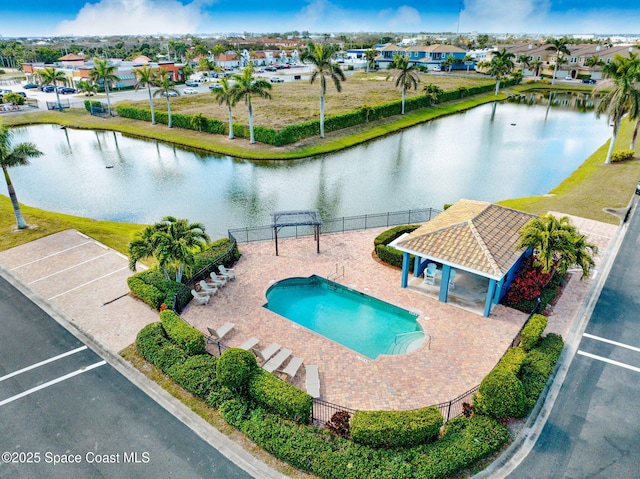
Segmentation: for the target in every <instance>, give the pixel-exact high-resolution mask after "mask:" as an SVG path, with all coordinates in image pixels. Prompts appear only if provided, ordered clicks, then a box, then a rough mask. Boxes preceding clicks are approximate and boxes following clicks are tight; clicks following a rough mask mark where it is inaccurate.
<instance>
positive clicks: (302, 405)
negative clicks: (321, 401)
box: [249, 370, 313, 424]
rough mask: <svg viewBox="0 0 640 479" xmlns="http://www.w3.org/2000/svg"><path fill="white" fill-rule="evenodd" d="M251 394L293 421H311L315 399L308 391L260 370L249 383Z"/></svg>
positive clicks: (306, 422) (307, 422)
mask: <svg viewBox="0 0 640 479" xmlns="http://www.w3.org/2000/svg"><path fill="white" fill-rule="evenodd" d="M249 396H251V397H252V398H253V399H255V400H257V401H259V402H261V403H262V404H264V405H265V406H267V407H269V408H270V409H273V410H274V411H275V412H276V413H278V414H280V415H281V416H283V417H286V418H287V419H291V420H292V421H296V422H300V423H302V424H309V423H310V422H311V417H312V416H311V415H312V412H313V399H312V398H311V396H309V395H308V394H307V393H306V392H304V391H302V390H300V389H298V388H297V387H295V386H292V385H291V384H289V383H287V382H285V381H283V380H282V379H279V378H277V377H276V376H274V375H273V374H270V373H267V372H266V371H262V370H259V371H258V372H257V374H255V375H254V376H253V377H252V378H251V381H250V383H249Z"/></svg>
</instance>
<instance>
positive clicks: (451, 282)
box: [449, 268, 456, 289]
mask: <svg viewBox="0 0 640 479" xmlns="http://www.w3.org/2000/svg"><path fill="white" fill-rule="evenodd" d="M455 278H456V270H455V269H453V268H451V272H450V273H449V289H455V287H456V283H455Z"/></svg>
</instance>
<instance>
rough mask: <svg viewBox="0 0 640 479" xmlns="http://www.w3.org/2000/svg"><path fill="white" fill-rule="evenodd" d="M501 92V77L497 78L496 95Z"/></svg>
mask: <svg viewBox="0 0 640 479" xmlns="http://www.w3.org/2000/svg"><path fill="white" fill-rule="evenodd" d="M499 91H500V77H498V78H496V93H495V94H496V95H497V94H498V92H499Z"/></svg>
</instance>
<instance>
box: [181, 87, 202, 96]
mask: <svg viewBox="0 0 640 479" xmlns="http://www.w3.org/2000/svg"><path fill="white" fill-rule="evenodd" d="M182 93H184V94H185V95H195V94H196V93H198V90H196V89H195V88H185V89H184V90H182Z"/></svg>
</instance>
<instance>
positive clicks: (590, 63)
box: [584, 55, 604, 71]
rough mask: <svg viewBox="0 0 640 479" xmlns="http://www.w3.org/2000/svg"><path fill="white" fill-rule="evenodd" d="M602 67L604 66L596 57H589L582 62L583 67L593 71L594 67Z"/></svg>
mask: <svg viewBox="0 0 640 479" xmlns="http://www.w3.org/2000/svg"><path fill="white" fill-rule="evenodd" d="M602 65H604V62H603V61H602V59H601V58H600V57H599V56H598V55H591V56H590V57H589V58H587V59H586V60H585V61H584V66H585V67H588V68H590V69H591V70H594V71H595V69H596V67H601V66H602Z"/></svg>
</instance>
